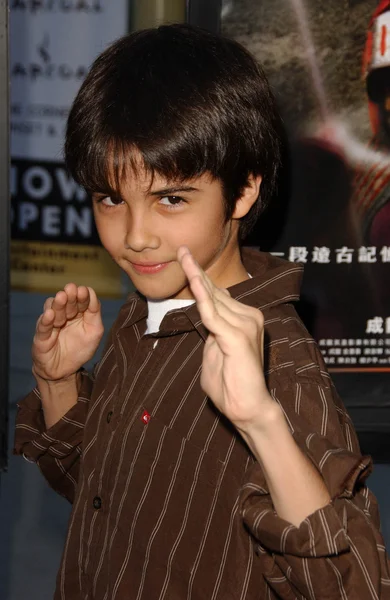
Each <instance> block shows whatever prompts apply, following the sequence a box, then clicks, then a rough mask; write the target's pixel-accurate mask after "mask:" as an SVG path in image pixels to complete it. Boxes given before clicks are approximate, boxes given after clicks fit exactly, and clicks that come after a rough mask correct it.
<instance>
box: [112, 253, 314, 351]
mask: <svg viewBox="0 0 390 600" xmlns="http://www.w3.org/2000/svg"><path fill="white" fill-rule="evenodd" d="M242 261H243V264H244V266H245V268H246V270H247V271H248V273H250V274H251V275H252V279H247V280H245V281H243V282H241V283H238V284H236V285H234V286H232V287H230V288H229V292H230V294H231V296H232V298H235V299H236V300H239V301H240V302H242V303H243V304H246V305H248V306H253V307H255V308H258V309H260V310H265V309H267V308H269V307H272V306H277V305H279V304H286V303H289V302H296V301H297V300H299V292H300V286H301V280H302V274H303V266H302V265H301V264H300V263H291V262H288V261H286V260H283V259H280V258H276V257H274V256H272V255H271V254H268V253H265V252H259V251H257V250H255V249H253V248H243V249H242ZM147 314H148V309H147V302H146V300H145V298H143V296H141V295H140V294H138V293H137V292H135V293H133V294H130V296H129V297H128V299H127V302H126V303H125V304H124V305H123V307H122V308H121V310H120V312H119V315H118V319H117V322H116V328H117V329H122V328H125V327H131V326H133V325H135V324H136V323H140V322H141V321H144V325H145V324H146V318H147ZM195 329H196V330H197V331H198V333H199V335H200V336H201V337H202V339H203V340H206V339H207V335H208V331H207V329H206V328H205V327H204V325H203V324H202V321H201V319H200V315H199V311H198V309H197V307H196V304H192V305H191V306H187V307H185V308H181V309H177V310H173V311H169V312H168V313H167V314H166V315H165V317H164V319H163V320H162V322H161V325H160V331H159V332H157V333H155V334H151V335H153V336H155V337H164V336H170V335H176V334H178V333H185V332H189V331H193V330H195Z"/></svg>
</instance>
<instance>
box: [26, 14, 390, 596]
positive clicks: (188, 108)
mask: <svg viewBox="0 0 390 600" xmlns="http://www.w3.org/2000/svg"><path fill="white" fill-rule="evenodd" d="M280 132H281V127H280V121H279V117H278V114H277V111H276V108H275V103H274V100H273V98H272V95H271V93H270V91H269V87H268V84H267V82H266V80H265V77H264V75H263V73H262V71H261V70H260V69H259V68H258V66H257V65H256V64H255V62H254V60H253V59H252V57H251V56H250V55H249V54H248V53H247V52H246V51H245V50H244V49H243V48H242V47H241V46H239V45H238V44H236V43H234V42H232V41H229V40H226V39H223V38H220V37H218V36H214V35H212V34H210V33H207V32H204V31H201V30H197V29H194V28H191V27H188V26H184V25H174V26H164V27H160V28H158V29H155V30H146V31H140V32H137V33H134V34H131V35H129V36H126V37H124V38H123V39H121V40H119V41H118V42H116V43H115V44H114V45H113V46H111V47H110V48H108V49H107V50H106V51H105V52H103V54H102V55H101V56H100V57H99V58H98V59H97V60H96V62H95V63H94V65H93V66H92V69H91V72H90V74H89V75H88V77H87V78H86V80H85V82H84V84H83V86H82V87H81V90H80V92H79V94H78V96H77V98H76V100H75V103H74V106H73V108H72V111H71V114H70V117H69V122H68V129H67V139H66V160H67V164H68V166H69V168H70V171H71V173H72V175H73V176H74V178H75V179H76V180H77V181H78V182H79V183H80V184H81V185H83V186H85V188H86V189H87V190H88V191H89V192H90V193H91V195H92V200H93V206H94V215H95V220H96V225H97V228H98V231H99V235H100V238H101V240H102V243H103V245H104V246H105V248H106V249H107V250H108V252H109V253H110V255H111V256H112V257H113V259H114V260H115V261H116V262H117V263H118V264H119V265H120V266H121V267H122V268H123V269H124V271H125V272H126V273H127V274H128V275H129V277H130V278H131V280H132V281H133V283H134V285H135V287H136V288H137V290H138V293H136V294H132V295H130V297H129V299H128V301H127V303H126V304H125V305H124V306H123V308H122V309H121V311H120V313H119V316H118V319H117V321H116V323H115V324H114V326H113V328H112V330H111V332H110V335H109V339H108V342H107V345H106V350H105V353H104V356H103V358H102V360H101V361H100V363H99V364H98V366H97V367H96V369H95V371H94V374H93V376H92V377H90V376H89V375H88V374H87V373H86V372H84V371H82V370H81V367H82V365H83V364H84V363H85V362H86V361H87V360H89V359H90V358H91V357H92V356H93V355H94V353H95V351H96V348H97V346H98V344H99V341H100V339H101V336H102V333H103V327H102V321H101V316H100V306H99V302H98V300H97V298H96V295H95V293H94V291H93V290H92V289H87V288H85V287H76V286H75V285H74V284H68V285H67V286H66V287H65V289H64V290H63V291H60V292H58V293H57V294H56V296H55V297H54V298H49V299H48V300H47V301H46V303H45V307H44V312H43V314H42V316H41V317H40V319H39V320H38V324H37V330H36V334H35V337H34V342H33V350H32V352H33V371H34V374H35V377H36V380H37V389H36V390H35V391H34V392H33V393H32V394H30V395H29V396H28V397H27V398H26V399H25V400H24V401H23V402H22V403H21V404H20V407H19V413H18V422H17V429H16V432H17V433H16V452H17V453H23V454H24V455H25V457H26V458H27V459H29V460H33V461H35V462H37V463H38V465H39V467H40V468H41V470H42V472H43V474H44V475H45V477H46V478H47V480H48V481H49V483H50V485H51V486H52V487H53V488H54V489H55V490H57V491H58V492H59V493H60V494H62V495H64V496H65V497H67V498H68V499H69V500H70V501H71V502H72V503H73V511H72V516H71V520H70V524H69V531H68V537H67V541H66V545H65V549H64V554H63V559H62V564H61V567H60V571H59V574H58V579H57V588H56V593H55V598H56V599H62V600H64V599H66V600H81V599H88V600H92V599H94V600H103V599H105V600H106V599H107V600H108V599H109V600H114V599H116V600H122V599H125V598H126V599H129V600H130V599H131V600H132V599H134V600H135V599H137V600H141V599H145V600H146V599H147V600H154V599H156V600H157V599H160V600H161V599H163V598H166V599H169V600H176V599H180V600H183V599H190V598H191V599H193V600H205V599H210V600H211V599H213V600H216V599H223V600H226V599H228V598H232V599H234V600H236V599H237V600H238V599H246V600H252V599H259V598H264V599H265V598H275V599H276V598H283V599H286V600H287V599H294V598H310V599H314V598H327V599H329V598H330V599H333V598H343V599H356V598H365V599H366V598H367V599H368V598H381V599H385V598H388V597H389V598H390V578H389V572H388V566H387V558H386V553H385V547H384V544H383V540H382V537H381V535H380V533H379V531H378V528H379V519H378V513H377V508H376V502H375V499H374V498H373V496H372V495H371V493H370V492H369V491H368V490H367V488H366V487H365V486H364V480H365V478H366V476H367V474H368V472H369V469H370V461H369V459H367V458H362V457H361V456H360V453H359V449H358V444H357V442H356V436H355V433H354V430H353V427H352V424H351V422H350V420H349V418H348V415H347V414H346V412H345V410H344V408H343V406H342V404H341V402H340V401H339V399H338V397H337V394H336V392H335V390H334V388H333V385H332V382H331V380H330V378H329V375H328V373H327V372H326V369H325V367H324V365H323V362H322V359H321V355H320V352H319V350H318V349H317V347H316V345H315V343H314V341H313V340H312V339H311V338H310V337H309V335H308V334H307V332H306V330H305V329H304V327H303V325H302V323H301V322H300V321H299V319H298V318H297V316H296V313H295V311H294V308H293V306H292V304H291V302H292V301H295V300H297V299H298V296H299V283H300V279H301V266H300V265H297V264H290V263H285V262H284V261H280V260H277V259H274V258H273V257H271V256H268V255H265V254H261V253H258V252H255V251H249V250H243V251H242V253H241V251H240V245H239V240H240V239H241V238H242V237H243V236H244V235H246V234H247V233H248V231H249V229H250V227H251V225H252V224H253V223H254V222H255V220H256V218H257V216H258V215H259V214H260V212H261V210H262V209H263V208H264V206H265V204H266V203H267V202H268V199H269V198H270V197H271V196H272V194H273V192H274V189H275V185H276V179H277V174H278V170H279V166H280V156H281V143H280V135H281V133H280ZM260 310H261V312H260ZM263 347H264V353H263Z"/></svg>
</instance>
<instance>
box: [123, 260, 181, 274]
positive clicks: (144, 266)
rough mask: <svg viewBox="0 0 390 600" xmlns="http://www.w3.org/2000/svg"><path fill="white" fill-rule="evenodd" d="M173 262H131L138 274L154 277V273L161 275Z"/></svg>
mask: <svg viewBox="0 0 390 600" xmlns="http://www.w3.org/2000/svg"><path fill="white" fill-rule="evenodd" d="M171 262H172V261H169V262H163V263H134V262H131V263H130V264H131V266H132V267H133V269H134V271H136V272H137V273H141V274H145V275H153V274H154V273H159V272H160V271H163V270H164V269H165V268H166V267H167V266H168V265H170V264H171Z"/></svg>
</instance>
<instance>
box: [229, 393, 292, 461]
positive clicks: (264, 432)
mask: <svg viewBox="0 0 390 600" xmlns="http://www.w3.org/2000/svg"><path fill="white" fill-rule="evenodd" d="M237 429H238V431H239V432H240V434H241V436H242V437H243V439H244V440H245V442H246V443H247V445H248V446H249V448H250V449H251V451H252V453H253V454H254V455H255V456H256V457H257V458H258V454H259V451H260V452H261V448H262V446H263V445H264V444H267V445H268V444H269V443H270V442H272V441H273V440H277V439H278V438H279V437H280V435H281V434H285V433H286V431H287V432H288V433H289V429H288V426H287V422H286V419H285V416H284V414H283V411H282V409H281V407H280V405H279V404H278V403H277V402H275V400H273V399H270V401H269V402H268V403H267V404H266V405H263V406H262V410H261V413H260V414H259V416H258V418H256V419H253V420H252V421H251V422H250V423H248V424H246V425H245V427H237Z"/></svg>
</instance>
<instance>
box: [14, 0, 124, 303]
mask: <svg viewBox="0 0 390 600" xmlns="http://www.w3.org/2000/svg"><path fill="white" fill-rule="evenodd" d="M9 8H10V83H11V102H10V111H11V115H10V127H11V158H12V166H11V176H10V187H11V198H12V208H11V219H12V222H11V229H12V242H11V285H12V287H13V289H20V290H26V291H36V292H45V293H46V292H53V291H56V290H58V289H61V288H62V287H63V286H64V285H65V284H66V283H67V282H69V281H73V282H75V283H76V284H83V285H89V286H92V287H93V288H95V290H96V292H97V293H98V294H99V295H103V296H104V295H105V296H120V295H121V277H120V271H119V267H117V266H116V265H115V264H114V262H113V261H112V260H111V259H110V257H109V256H108V254H107V253H106V252H105V251H104V249H103V248H102V247H101V246H100V243H99V240H98V236H97V232H96V230H95V227H94V223H93V216H92V207H91V203H90V200H89V198H88V197H87V195H86V193H85V191H84V190H83V189H81V188H80V187H78V186H77V185H76V184H75V182H74V181H73V180H72V179H71V178H70V177H69V175H68V173H67V171H66V169H65V166H64V163H63V157H62V148H63V142H64V130H65V124H66V119H67V115H68V112H69V108H70V105H71V103H72V101H73V99H74V97H75V95H76V93H77V91H78V89H79V87H80V85H81V83H82V81H83V79H84V77H85V75H86V73H87V71H88V69H89V66H90V65H91V63H92V61H93V60H94V58H95V57H96V56H97V55H98V54H99V53H100V52H101V51H102V50H103V49H104V48H105V47H106V46H107V45H108V44H109V43H110V42H111V41H113V40H114V39H116V38H118V37H119V36H121V35H123V34H124V33H126V31H127V23H128V16H127V11H128V1H127V0H115V1H114V2H112V1H111V0H10V2H9Z"/></svg>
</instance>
